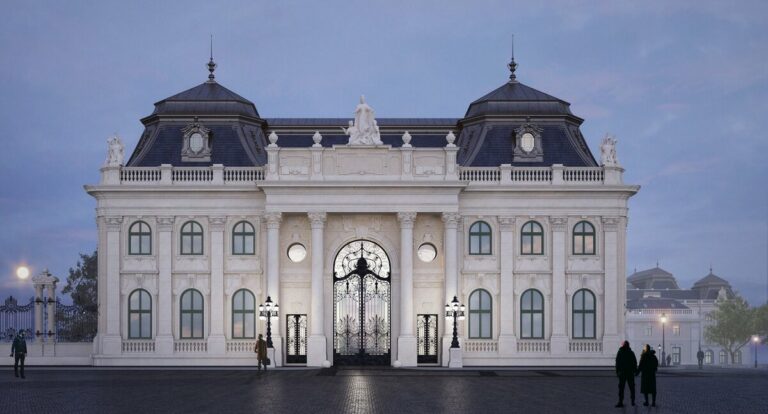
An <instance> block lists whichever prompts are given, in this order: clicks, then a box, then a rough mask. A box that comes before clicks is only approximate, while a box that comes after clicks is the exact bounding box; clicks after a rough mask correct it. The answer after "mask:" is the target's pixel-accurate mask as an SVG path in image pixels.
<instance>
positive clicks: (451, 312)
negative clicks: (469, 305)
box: [445, 296, 465, 348]
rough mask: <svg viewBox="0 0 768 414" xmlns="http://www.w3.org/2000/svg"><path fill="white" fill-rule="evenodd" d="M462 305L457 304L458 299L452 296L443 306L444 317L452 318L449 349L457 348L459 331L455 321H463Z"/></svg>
mask: <svg viewBox="0 0 768 414" xmlns="http://www.w3.org/2000/svg"><path fill="white" fill-rule="evenodd" d="M464 309H465V308H464V305H462V304H461V303H459V298H458V297H456V296H454V297H453V300H452V301H451V302H450V303H447V304H446V305H445V317H446V318H448V319H450V318H453V340H452V341H451V348H459V330H458V325H457V321H462V320H464Z"/></svg>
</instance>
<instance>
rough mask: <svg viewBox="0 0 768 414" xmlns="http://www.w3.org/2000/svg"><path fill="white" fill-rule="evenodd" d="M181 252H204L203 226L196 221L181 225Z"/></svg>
mask: <svg viewBox="0 0 768 414" xmlns="http://www.w3.org/2000/svg"><path fill="white" fill-rule="evenodd" d="M181 254H190V255H198V254H203V227H202V226H201V225H200V223H198V222H196V221H188V222H186V223H184V225H182V226H181Z"/></svg>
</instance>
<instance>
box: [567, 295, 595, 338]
mask: <svg viewBox="0 0 768 414" xmlns="http://www.w3.org/2000/svg"><path fill="white" fill-rule="evenodd" d="M571 305H572V307H573V317H572V318H571V319H573V338H574V339H594V338H595V323H596V319H597V318H596V317H595V295H594V294H593V293H592V292H591V291H589V290H588V289H580V290H577V291H576V293H574V294H573V301H572V303H571Z"/></svg>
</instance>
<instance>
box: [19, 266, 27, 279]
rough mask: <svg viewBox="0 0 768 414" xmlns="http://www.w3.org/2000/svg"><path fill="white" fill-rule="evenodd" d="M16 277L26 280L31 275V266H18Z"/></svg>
mask: <svg viewBox="0 0 768 414" xmlns="http://www.w3.org/2000/svg"><path fill="white" fill-rule="evenodd" d="M16 277H18V278H19V279H21V280H25V279H26V278H28V277H29V268H28V267H27V266H19V267H17V268H16Z"/></svg>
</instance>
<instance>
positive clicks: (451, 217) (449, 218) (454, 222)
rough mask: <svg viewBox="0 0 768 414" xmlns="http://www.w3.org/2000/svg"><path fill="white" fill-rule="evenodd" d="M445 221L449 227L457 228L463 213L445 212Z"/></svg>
mask: <svg viewBox="0 0 768 414" xmlns="http://www.w3.org/2000/svg"><path fill="white" fill-rule="evenodd" d="M442 219H443V223H445V227H447V228H457V227H458V225H459V222H461V214H459V213H443V216H442Z"/></svg>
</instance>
